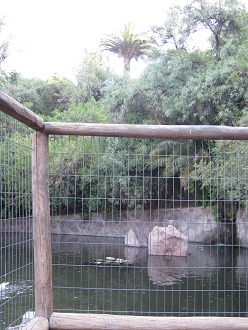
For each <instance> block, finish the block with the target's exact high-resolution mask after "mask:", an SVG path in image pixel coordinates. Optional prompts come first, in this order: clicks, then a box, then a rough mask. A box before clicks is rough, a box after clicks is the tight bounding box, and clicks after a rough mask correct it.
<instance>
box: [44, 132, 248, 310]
mask: <svg viewBox="0 0 248 330" xmlns="http://www.w3.org/2000/svg"><path fill="white" fill-rule="evenodd" d="M246 149H247V142H244V141H236V142H235V141H215V142H213V141H177V142H176V141H157V140H152V139H151V140H142V139H124V138H122V139H119V138H96V137H77V138H76V137H71V138H68V137H63V136H52V137H51V140H50V181H51V182H50V183H51V210H52V232H53V234H54V235H53V239H52V241H53V288H54V290H53V294H54V308H55V310H56V311H60V312H65V311H67V312H86V313H87V312H91V313H92V312H93V313H110V314H131V315H156V316H247V265H248V259H247V250H246V249H245V248H243V247H241V245H240V244H239V243H238V242H237V240H236V231H235V228H236V226H235V225H234V224H235V221H236V215H237V212H238V209H237V205H240V204H242V205H243V206H244V210H245V211H244V213H245V214H246V208H245V207H246V200H247V189H246V185H247V157H246V154H247V153H246ZM189 210H191V211H190V212H191V213H190V212H189ZM194 210H198V211H199V210H207V212H208V214H214V219H210V220H211V221H210V220H209V219H207V220H206V221H205V220H204V221H205V222H204V221H203V218H204V216H203V215H201V217H200V220H199V219H198V222H196V218H197V215H194V214H193V213H194V212H193V211H194ZM185 212H186V214H187V212H188V221H186V220H185ZM192 212H193V213H192ZM199 212H200V211H199ZM183 217H184V223H182V221H181V219H182V218H183ZM198 217H199V215H198ZM209 217H210V216H209ZM245 218H246V217H245V216H244V219H245ZM201 219H202V220H201ZM209 221H210V223H208V222H209ZM242 221H243V220H242ZM242 221H241V222H240V223H241V225H243V226H246V222H244V223H242ZM168 224H173V225H175V226H176V227H177V228H178V229H179V230H181V231H184V232H185V225H186V227H187V228H188V229H186V234H187V236H188V237H189V238H191V242H190V244H189V251H188V255H187V256H186V257H166V256H161V255H159V256H154V255H148V250H147V246H145V241H146V238H147V235H148V233H149V232H150V231H151V230H152V229H153V227H154V226H156V225H159V226H167V225H168ZM199 227H201V228H202V231H201V233H199V232H198V231H199ZM213 228H214V230H213V233H212V236H211V238H209V236H208V232H211V230H212V229H213ZM130 229H133V231H134V232H135V233H136V237H137V238H138V240H139V242H141V245H144V246H142V247H129V246H127V245H126V244H125V239H124V236H125V235H126V234H127V233H128V232H129V231H130ZM194 233H197V235H195V234H194ZM192 235H193V236H192ZM194 235H195V238H194V239H193V237H194ZM203 237H205V238H204V239H203ZM243 245H244V242H243ZM111 258H113V259H114V258H115V261H116V259H124V260H128V262H127V263H126V264H125V263H124V264H118V262H117V264H115V263H114V262H111V261H110V260H109V259H111ZM106 261H110V262H106Z"/></svg>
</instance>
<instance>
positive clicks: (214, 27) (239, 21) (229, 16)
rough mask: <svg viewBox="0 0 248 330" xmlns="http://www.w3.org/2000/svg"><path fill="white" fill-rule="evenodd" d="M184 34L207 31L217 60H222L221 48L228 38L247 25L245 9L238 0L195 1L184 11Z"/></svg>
mask: <svg viewBox="0 0 248 330" xmlns="http://www.w3.org/2000/svg"><path fill="white" fill-rule="evenodd" d="M183 12H184V19H183V22H184V25H185V28H184V33H186V34H187V35H190V34H192V33H194V32H196V31H199V30H202V29H207V30H209V31H210V33H211V38H210V41H211V44H212V50H213V52H214V54H215V59H216V60H217V61H219V60H220V59H221V48H222V47H223V46H224V45H225V44H226V42H227V40H228V38H230V37H233V35H234V34H236V35H237V34H238V32H239V31H240V29H241V28H242V26H243V25H244V24H246V23H245V21H246V19H245V16H246V14H245V9H244V6H241V4H240V2H239V1H237V0H218V1H215V2H214V3H212V2H209V1H206V0H193V1H192V2H191V3H190V4H188V5H186V6H185V7H184V9H183Z"/></svg>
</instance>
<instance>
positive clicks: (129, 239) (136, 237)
mask: <svg viewBox="0 0 248 330" xmlns="http://www.w3.org/2000/svg"><path fill="white" fill-rule="evenodd" d="M125 245H127V246H133V247H143V246H147V237H146V235H145V234H144V233H143V232H142V231H139V232H138V231H137V230H134V229H130V230H129V231H128V232H127V234H126V235H125Z"/></svg>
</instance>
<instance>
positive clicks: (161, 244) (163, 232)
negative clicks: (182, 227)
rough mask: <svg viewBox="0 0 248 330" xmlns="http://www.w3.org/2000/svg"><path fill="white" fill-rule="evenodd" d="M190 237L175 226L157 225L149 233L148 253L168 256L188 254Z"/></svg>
mask: <svg viewBox="0 0 248 330" xmlns="http://www.w3.org/2000/svg"><path fill="white" fill-rule="evenodd" d="M188 245H189V244H188V237H187V236H185V235H184V234H182V233H180V232H179V231H178V230H177V229H176V228H175V227H174V226H172V225H169V226H167V227H159V226H155V227H154V228H153V230H152V231H151V232H150V233H149V235H148V254H150V255H166V256H179V257H182V256H186V255H187V254H188Z"/></svg>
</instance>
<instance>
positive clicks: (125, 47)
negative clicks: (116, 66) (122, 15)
mask: <svg viewBox="0 0 248 330" xmlns="http://www.w3.org/2000/svg"><path fill="white" fill-rule="evenodd" d="M150 45H151V43H150V41H149V40H148V39H147V38H145V35H144V33H141V34H135V32H134V26H133V25H132V23H127V24H125V25H124V30H123V31H121V33H120V36H119V35H113V34H112V35H108V36H107V37H106V38H104V39H102V40H101V43H100V46H101V48H102V49H103V50H107V51H109V52H111V53H113V54H116V55H118V56H119V57H121V58H122V59H123V63H124V75H125V74H127V75H129V74H130V62H131V60H132V59H133V58H134V59H135V60H136V61H138V59H139V57H141V56H143V55H144V54H145V53H146V50H147V49H149V48H150Z"/></svg>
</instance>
